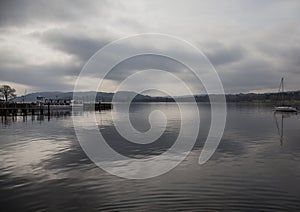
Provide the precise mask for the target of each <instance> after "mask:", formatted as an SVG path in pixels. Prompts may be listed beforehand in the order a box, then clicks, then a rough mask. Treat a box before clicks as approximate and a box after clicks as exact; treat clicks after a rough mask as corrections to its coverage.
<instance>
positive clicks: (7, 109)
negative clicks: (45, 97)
mask: <svg viewBox="0 0 300 212" xmlns="http://www.w3.org/2000/svg"><path fill="white" fill-rule="evenodd" d="M78 109H80V110H97V111H99V110H110V109H112V104H111V103H110V102H104V103H103V102H98V103H84V104H83V105H82V107H81V108H78ZM58 110H69V111H71V110H72V107H71V106H70V105H51V104H36V103H14V102H9V103H0V116H27V115H48V116H50V115H51V114H53V113H52V111H58Z"/></svg>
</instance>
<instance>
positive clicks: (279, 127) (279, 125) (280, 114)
mask: <svg viewBox="0 0 300 212" xmlns="http://www.w3.org/2000/svg"><path fill="white" fill-rule="evenodd" d="M294 115H297V113H286V112H281V111H275V113H274V118H275V123H276V127H277V131H278V135H279V136H280V145H281V146H282V145H283V132H284V119H285V118H291V117H292V116H294ZM278 117H279V118H280V120H281V121H280V122H279V121H278Z"/></svg>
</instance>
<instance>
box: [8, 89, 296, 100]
mask: <svg viewBox="0 0 300 212" xmlns="http://www.w3.org/2000/svg"><path fill="white" fill-rule="evenodd" d="M114 95H115V96H114ZM38 96H42V97H45V98H47V99H72V98H73V92H37V93H30V94H27V95H25V96H21V97H16V98H15V99H13V100H12V101H14V102H22V101H25V102H35V101H36V99H37V97H38ZM76 96H77V98H78V99H80V100H83V101H85V102H87V101H94V100H96V101H102V102H111V101H112V98H113V96H114V98H115V99H116V100H117V101H120V102H122V101H128V100H129V99H132V98H133V97H134V99H133V101H134V102H173V101H175V100H177V101H183V102H189V101H191V100H192V99H193V98H194V97H195V99H196V101H197V102H209V97H208V95H207V94H203V95H195V96H194V97H193V96H181V97H180V96H178V97H174V98H171V97H152V96H148V95H142V94H137V93H135V92H130V91H120V92H117V93H116V94H114V93H105V92H96V91H88V92H77V93H76ZM95 96H96V99H94V97H95ZM226 101H227V102H278V101H287V102H300V91H289V92H284V93H282V94H280V95H279V94H278V93H263V94H255V93H247V94H243V93H241V94H226Z"/></svg>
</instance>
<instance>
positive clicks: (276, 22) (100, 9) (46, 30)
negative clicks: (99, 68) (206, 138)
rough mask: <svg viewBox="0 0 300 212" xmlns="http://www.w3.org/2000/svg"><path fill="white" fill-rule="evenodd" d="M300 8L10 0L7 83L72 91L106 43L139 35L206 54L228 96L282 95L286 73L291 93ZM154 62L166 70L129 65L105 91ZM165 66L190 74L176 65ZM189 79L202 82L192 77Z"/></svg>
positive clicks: (4, 23)
mask: <svg viewBox="0 0 300 212" xmlns="http://www.w3.org/2000/svg"><path fill="white" fill-rule="evenodd" d="M299 11H300V1H297V0H295V1H289V0H287V1H275V0H274V1H262V0H257V1H253V0H251V1H190V0H184V1H174V0H170V1H168V0H165V1H161V0H151V1H149V0H136V1H132V0H126V1H124V0H123V1H114V0H109V1H105V0H101V1H87V0H84V1H74V0H72V1H61V0H52V1H46V0H36V1H32V0H27V1H16V0H6V1H5V0H2V1H0V84H9V85H11V86H13V87H15V88H16V89H17V92H18V94H19V95H21V94H23V93H24V91H25V89H26V90H27V93H28V92H35V91H72V90H73V86H74V82H75V80H76V77H77V75H78V74H79V72H80V70H81V69H82V67H83V65H84V64H85V63H86V62H87V60H88V59H89V58H90V57H91V56H92V55H93V54H94V53H95V52H96V51H97V50H99V49H100V48H101V47H103V46H104V45H105V44H108V43H109V42H111V41H114V40H116V39H119V38H122V37H124V36H129V35H132V34H137V33H166V34H171V35H175V36H178V37H181V38H183V39H185V40H187V41H189V42H190V43H192V44H193V45H195V46H197V47H198V48H199V49H200V50H201V51H203V52H204V53H205V54H206V56H207V57H208V58H209V60H210V61H211V62H212V64H213V65H214V66H215V69H216V71H217V72H218V74H219V76H220V78H221V80H222V82H223V86H224V89H225V91H226V93H240V92H268V91H276V90H277V89H278V86H279V82H280V78H281V77H282V76H284V77H285V82H286V88H287V89H288V90H300V24H299V23H300V12H299ZM137 48H138V47H137ZM174 51H178V49H177V50H176V49H174ZM152 61H153V68H163V67H165V66H164V64H165V63H166V62H165V61H162V60H159V59H158V60H156V59H154V58H148V59H147V58H146V59H145V58H144V59H141V60H139V61H138V60H137V59H133V60H132V61H131V62H133V63H134V65H128V63H129V62H128V61H127V62H126V61H125V62H124V63H123V67H122V66H121V65H120V66H119V67H117V68H116V69H115V71H114V72H113V73H112V74H111V75H110V76H109V80H108V82H109V83H107V86H106V87H105V88H103V91H115V89H116V85H117V84H118V82H119V80H120V76H124V75H128V73H131V71H132V70H131V69H136V70H138V69H139V67H140V66H141V64H143V62H145V63H146V64H147V65H146V66H147V67H149V68H151V67H152V64H151V62H152ZM131 64H132V63H131ZM173 66H174V68H173ZM165 69H167V70H168V71H170V72H172V71H174V72H175V71H176V72H180V71H182V73H180V74H181V75H180V76H184V75H185V73H186V70H184V69H180V67H179V65H178V64H177V63H176V62H170V63H168V65H167V67H165ZM127 72H128V73H127ZM114 73H115V74H114ZM121 78H122V77H121ZM162 80H163V79H162ZM145 81H146V79H145ZM185 81H186V82H187V83H189V84H190V85H189V86H191V87H192V86H194V85H193V83H197V82H195V80H193V79H192V77H190V76H188V74H187V75H186V77H185ZM87 82H88V79H87ZM164 84H165V85H166V86H169V87H170V88H172V86H173V87H174V89H175V88H176V85H174V84H172V83H171V82H164ZM87 89H88V88H87ZM179 94H180V93H179Z"/></svg>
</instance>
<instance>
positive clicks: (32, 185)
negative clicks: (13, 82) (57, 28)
mask: <svg viewBox="0 0 300 212" xmlns="http://www.w3.org/2000/svg"><path fill="white" fill-rule="evenodd" d="M157 109H158V110H161V111H163V112H164V113H165V114H166V116H167V118H168V123H167V128H166V131H165V132H164V134H163V135H162V137H161V138H160V139H158V140H157V141H155V142H154V143H152V144H147V145H137V144H133V143H130V142H128V141H126V140H124V139H123V138H122V137H121V136H120V135H118V133H117V132H116V130H115V128H114V127H113V125H112V120H111V112H110V111H102V112H97V121H98V125H99V130H100V131H101V132H102V133H103V135H104V136H105V137H106V138H107V139H108V140H109V145H110V146H111V147H112V148H113V149H115V150H116V151H117V152H119V153H121V154H123V155H127V156H129V157H136V158H138V157H151V156H152V155H157V154H160V153H161V152H163V151H165V150H166V149H168V148H169V147H170V146H172V144H173V143H174V140H175V139H176V138H177V135H178V132H179V129H180V114H179V112H178V108H177V106H176V105H175V104H171V103H168V104H164V103H162V104H161V103H160V104H135V105H132V107H131V114H130V116H131V121H132V122H133V125H134V126H135V127H136V129H138V130H140V131H146V130H147V129H149V123H148V121H147V117H148V115H149V113H150V112H151V111H153V110H157ZM187 109H188V107H187ZM199 110H200V114H201V129H200V132H199V136H198V138H197V143H196V144H195V146H194V149H193V151H192V152H191V153H190V155H189V156H188V158H187V159H186V160H185V161H184V162H183V163H181V164H180V165H179V166H177V167H176V168H175V169H173V170H172V171H170V172H168V173H166V174H164V175H162V176H159V177H156V178H152V179H147V180H127V179H122V178H119V177H116V176H112V175H110V174H108V173H106V172H105V171H103V170H101V169H100V168H98V167H97V166H96V165H94V164H93V163H92V162H91V161H90V160H89V158H88V157H87V156H86V155H85V153H84V152H83V150H82V149H81V147H80V145H79V143H78V141H77V139H76V136H75V132H74V129H73V122H72V117H71V115H70V113H60V114H57V115H56V116H52V117H51V118H50V120H48V118H47V117H44V118H43V117H31V116H28V117H27V119H23V118H22V117H18V119H17V120H15V121H13V120H12V119H10V118H8V119H7V120H4V119H2V120H1V121H2V122H0V136H1V137H0V202H1V204H0V210H1V211H12V210H15V211H16V210H18V211H24V210H30V211H32V210H36V211H45V210H47V211H49V210H50V211H58V210H67V211H71V210H72V211H73V210H78V211H81V210H83V209H85V210H88V211H91V210H110V211H161V210H169V211H179V210H194V211H200V210H203V211H215V210H249V211H253V210H255V209H257V210H258V209H260V210H264V211H287V210H290V211H299V210H300V186H299V184H300V163H299V162H300V115H282V114H277V115H275V116H274V114H273V109H272V107H269V106H266V105H246V104H244V105H243V104H239V105H236V104H229V105H228V117H227V124H226V129H225V132H224V136H223V138H222V141H221V143H220V145H219V147H218V149H217V151H216V152H215V154H214V155H213V157H212V158H211V159H210V160H209V161H208V162H207V163H205V164H204V165H198V163H197V162H198V157H199V154H200V150H201V148H202V146H203V144H204V141H205V138H206V135H207V132H208V129H209V124H210V121H209V119H210V117H209V112H210V111H209V105H207V104H199ZM192 112H193V111H191V113H192ZM118 113H120V118H121V117H122V111H119V112H118ZM75 115H76V116H83V117H84V116H89V115H90V114H89V112H84V113H82V114H75ZM282 126H283V127H282Z"/></svg>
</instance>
